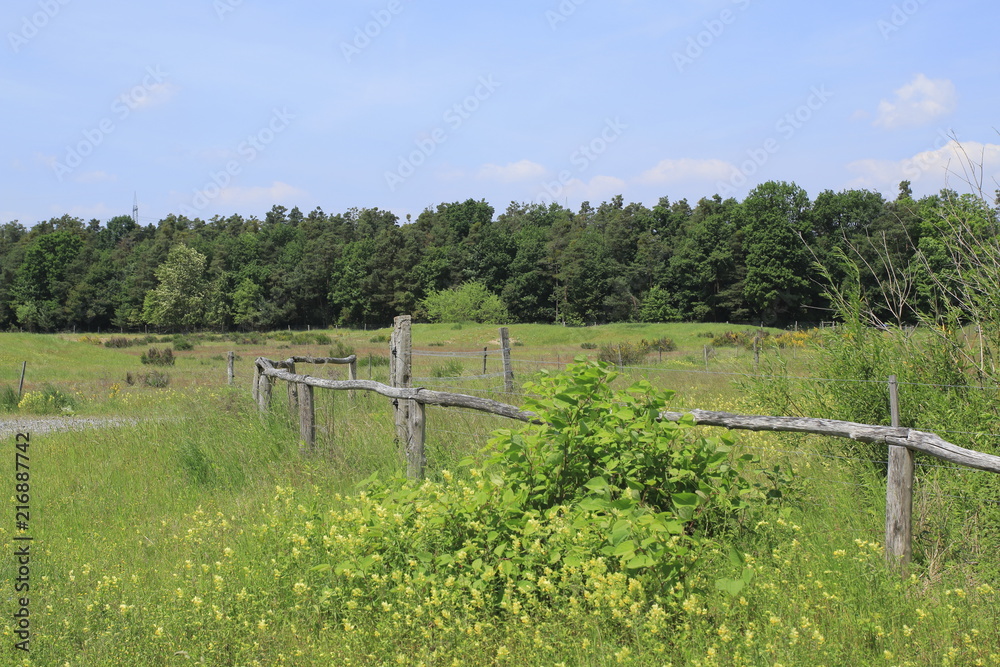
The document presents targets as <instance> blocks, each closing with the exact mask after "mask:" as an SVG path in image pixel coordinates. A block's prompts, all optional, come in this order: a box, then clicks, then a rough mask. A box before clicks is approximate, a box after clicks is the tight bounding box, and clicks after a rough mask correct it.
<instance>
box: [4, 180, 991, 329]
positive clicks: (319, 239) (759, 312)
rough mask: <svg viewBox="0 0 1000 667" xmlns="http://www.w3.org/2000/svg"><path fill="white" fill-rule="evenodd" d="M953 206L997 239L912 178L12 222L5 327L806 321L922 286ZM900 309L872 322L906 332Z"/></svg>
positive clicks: (953, 200) (983, 213) (953, 199)
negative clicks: (461, 291)
mask: <svg viewBox="0 0 1000 667" xmlns="http://www.w3.org/2000/svg"><path fill="white" fill-rule="evenodd" d="M956 205H959V206H967V207H974V208H976V209H977V215H979V216H980V217H981V218H982V219H983V220H985V221H986V222H987V223H988V225H989V227H990V229H992V228H993V225H994V224H995V211H994V209H992V208H991V207H989V206H985V205H984V204H983V203H982V200H981V199H975V198H972V197H969V196H964V195H958V194H957V193H955V192H953V191H949V190H944V191H942V192H941V193H939V194H937V195H931V196H926V197H923V198H921V199H919V200H915V199H914V198H913V195H912V191H911V190H910V187H909V183H908V182H906V181H904V182H903V183H901V184H900V189H899V193H898V196H897V197H896V198H895V199H894V200H887V199H886V198H884V197H883V196H882V195H881V194H879V193H877V192H872V191H868V190H845V191H841V192H833V191H830V190H827V191H824V192H822V193H820V194H819V195H818V196H817V197H816V198H815V199H810V198H809V196H808V195H807V193H806V192H805V190H803V189H802V188H801V187H799V186H797V185H795V184H794V183H786V182H777V181H771V182H767V183H763V184H761V185H759V186H758V187H756V188H755V189H754V190H753V191H751V192H750V193H749V194H748V195H747V196H746V198H745V199H743V200H742V201H737V200H736V199H732V198H730V199H725V200H723V199H722V198H721V197H720V196H718V195H715V196H713V197H706V198H703V199H701V200H700V201H698V202H697V203H696V204H695V205H694V206H693V207H692V206H691V205H690V204H689V203H688V202H687V200H684V199H682V200H679V201H673V202H672V201H670V200H669V198H667V197H663V198H661V199H660V200H659V202H658V203H657V204H656V205H655V206H653V207H651V208H650V207H647V206H645V205H643V204H637V203H631V204H627V205H626V204H625V203H624V201H623V199H622V197H621V196H616V197H614V198H612V199H611V200H610V201H607V202H604V203H602V204H600V205H599V206H597V207H596V208H595V207H593V206H591V205H590V203H589V202H584V203H583V204H582V205H581V206H580V209H579V211H575V212H574V211H572V210H569V209H567V208H564V207H562V206H560V205H558V204H551V205H548V206H544V205H541V204H524V203H512V204H511V205H510V206H509V207H508V208H507V210H506V211H504V212H503V213H500V214H499V215H496V214H495V211H494V209H493V207H492V206H490V205H489V204H487V203H486V202H485V201H476V200H472V199H469V200H467V201H464V202H454V203H444V204H440V205H438V206H437V207H436V208H428V209H426V210H424V211H423V212H422V213H421V214H419V215H418V216H417V218H416V220H410V219H409V216H407V218H408V219H407V220H406V221H400V220H399V219H398V218H397V216H396V215H394V214H392V213H390V212H387V211H382V210H379V209H377V208H373V209H360V210H359V209H350V210H348V211H347V212H345V213H335V214H327V213H324V212H323V211H322V210H321V209H320V208H317V209H315V210H313V211H311V212H310V213H308V214H303V213H302V212H301V211H300V210H299V209H298V208H293V209H291V210H287V209H286V208H285V207H282V206H274V207H273V208H272V209H271V210H270V211H269V212H268V213H267V214H266V215H265V216H264V218H263V220H261V219H258V218H256V217H250V218H244V217H242V216H239V215H233V216H230V217H221V216H215V217H212V218H211V219H209V220H201V219H199V218H195V219H189V218H186V217H183V216H176V215H173V214H171V215H168V216H167V217H165V218H164V219H162V220H160V221H159V223H157V224H156V225H146V226H142V225H139V224H136V222H135V221H133V219H132V218H131V217H130V216H118V217H115V218H112V219H111V220H108V221H107V222H106V223H102V222H101V221H100V220H96V219H95V220H90V221H89V222H86V223H85V222H84V221H83V220H81V219H79V218H75V217H71V216H69V215H64V216H62V217H60V218H53V219H51V220H48V221H45V222H40V223H38V224H36V225H35V226H33V227H31V228H30V229H26V228H25V227H24V226H23V225H21V224H20V223H19V222H17V221H14V222H7V223H5V224H3V225H0V329H5V330H7V329H21V330H26V331H59V330H68V329H71V328H76V329H79V330H88V331H96V330H109V329H121V330H125V331H129V330H133V331H134V330H138V329H140V328H142V327H148V326H150V325H151V326H153V327H155V328H158V329H161V330H193V329H214V330H231V329H275V328H284V327H286V326H292V327H304V326H306V325H313V326H332V325H335V324H336V325H340V326H358V327H359V326H368V327H381V326H385V325H388V324H390V323H391V321H392V318H393V317H394V316H395V315H397V314H400V313H414V314H415V315H417V316H418V317H420V316H421V315H423V316H425V317H426V316H427V311H426V310H425V309H424V304H427V303H429V302H430V301H429V300H428V297H434V296H437V297H440V294H441V292H443V291H446V290H450V289H457V288H462V287H463V286H468V285H469V284H472V283H475V284H477V287H478V286H484V287H485V289H486V290H487V291H488V293H489V296H491V297H495V298H496V299H499V301H500V302H502V306H504V307H505V308H506V310H505V311H504V312H503V316H504V317H505V318H507V319H508V320H509V321H510V322H556V323H563V324H573V325H580V324H591V323H604V322H622V321H644V322H661V321H716V322H723V321H731V322H740V321H742V322H754V323H757V322H763V323H764V324H768V325H779V326H780V325H785V324H789V323H791V322H793V321H808V322H815V321H818V320H822V319H829V314H828V308H829V306H830V303H829V301H828V296H827V289H826V288H827V287H828V286H829V285H830V284H834V285H837V286H842V285H844V284H848V283H850V284H854V288H855V289H856V290H857V291H859V292H861V293H875V292H878V291H880V290H881V291H886V290H887V286H890V287H891V284H892V282H893V280H894V279H895V278H898V275H897V274H899V273H900V272H901V271H904V272H907V275H908V276H909V278H908V279H909V280H910V283H908V285H909V287H910V288H912V291H913V294H912V295H910V296H908V298H911V297H912V299H913V300H919V299H920V298H921V294H922V293H929V290H926V289H923V290H922V288H921V283H920V274H921V271H920V267H921V265H923V264H926V263H928V262H932V263H933V262H938V263H942V262H943V263H947V257H945V256H943V254H942V253H943V252H944V251H943V250H942V248H941V247H940V243H938V238H939V237H940V236H941V235H942V234H943V233H945V231H946V230H944V229H943V225H945V224H946V221H947V218H948V211H949V210H951V209H952V208H954V207H955V206H956ZM943 221H945V222H943ZM935 253H936V254H935ZM858 267H863V268H865V269H866V270H863V271H859V270H858ZM479 289H481V287H479ZM914 302H916V301H914ZM910 307H911V305H910V304H907V305H905V306H903V307H901V309H900V312H899V313H896V312H895V311H893V309H892V307H891V304H889V305H887V306H885V307H884V310H885V312H884V313H883V314H884V315H885V316H886V317H887V318H891V317H892V318H896V319H897V320H900V321H903V320H906V319H907V317H908V316H909V314H908V312H907V309H908V308H910Z"/></svg>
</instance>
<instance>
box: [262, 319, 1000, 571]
mask: <svg viewBox="0 0 1000 667" xmlns="http://www.w3.org/2000/svg"><path fill="white" fill-rule="evenodd" d="M501 338H502V339H504V340H505V342H506V336H501ZM390 353H391V357H390V373H389V374H390V380H391V382H392V385H391V386H390V385H385V384H382V383H380V382H374V381H372V380H358V379H357V366H356V358H355V357H354V356H353V355H352V356H350V357H345V358H342V359H337V358H312V357H292V358H290V359H286V360H284V361H272V360H270V359H266V358H264V357H260V358H258V359H257V361H256V364H255V367H256V372H255V374H254V385H253V389H254V397H255V399H256V400H257V402H258V405H259V407H260V409H261V411H266V410H268V409H269V407H270V404H271V395H272V381H273V380H284V381H286V382H288V396H289V405H290V407H292V408H293V409H294V410H296V411H297V412H298V414H299V423H300V434H301V436H302V442H303V446H304V447H306V448H309V449H312V448H314V447H315V438H316V426H315V410H314V405H313V398H312V396H313V394H312V391H313V388H314V387H319V388H322V389H333V390H347V391H350V392H352V393H353V392H354V391H358V390H361V391H371V392H375V393H377V394H380V395H382V396H385V397H386V398H390V399H392V400H393V402H394V405H395V407H396V434H397V438H398V440H399V441H400V442H401V443H403V446H404V449H405V452H406V460H407V476H408V477H409V478H411V479H421V478H422V477H423V474H424V467H425V466H426V459H425V455H424V438H425V423H426V416H425V407H424V406H426V405H437V406H442V407H456V408H467V409H470V410H478V411H480V412H486V413H489V414H494V415H499V416H501V417H506V418H508V419H516V420H518V421H522V422H527V423H534V424H541V423H543V422H542V421H541V420H540V419H539V418H538V416H537V415H536V414H535V413H533V412H531V411H529V410H522V409H521V408H518V407H516V406H513V405H508V404H506V403H501V402H499V401H494V400H491V399H488V398H481V397H478V396H467V395H465V394H455V393H450V392H441V391H432V390H429V389H424V388H422V387H410V386H409V384H410V379H411V375H410V317H409V316H408V315H407V316H403V317H397V318H396V326H395V329H394V332H393V335H392V338H391V340H390ZM506 359H507V360H505V362H504V365H505V369H506V368H509V356H507V357H506ZM296 363H322V364H328V363H330V364H347V365H349V367H350V375H349V377H350V379H349V380H346V381H345V380H325V379H322V378H317V377H313V376H311V375H301V374H297V373H296V372H295V364H296ZM889 389H890V406H891V408H892V420H893V424H894V425H893V426H875V425H871V424H859V423H856V422H849V421H840V420H833V419H816V418H811V417H771V416H765V415H738V414H733V413H729V412H711V411H707V410H689V411H687V412H662V413H661V414H660V418H661V419H662V420H664V421H672V422H677V421H680V420H681V419H683V418H684V417H685V416H686V415H691V417H692V418H693V419H694V423H695V424H696V425H698V426H719V427H722V428H728V429H734V430H747V431H783V432H789V433H810V434H814V435H825V436H831V437H837V438H845V439H849V440H855V441H858V442H867V443H872V444H880V445H887V446H888V447H889V474H888V479H887V483H886V539H885V550H886V558H887V559H888V560H889V561H890V562H892V563H897V564H898V563H906V562H909V560H910V555H911V549H912V547H911V544H912V533H911V531H912V528H911V526H912V516H911V514H912V511H911V508H912V497H913V452H915V451H917V452H923V453H925V454H929V455H930V456H934V457H936V458H938V459H941V460H943V461H947V462H949V463H954V464H957V465H961V466H966V467H970V468H976V469H978V470H985V471H988V472H993V473H1000V456H994V455H992V454H985V453H983V452H977V451H974V450H971V449H966V448H964V447H960V446H958V445H955V444H953V443H950V442H947V441H946V440H944V439H942V438H941V437H939V436H938V435H936V434H934V433H928V432H925V431H918V430H915V429H911V428H902V427H900V426H898V424H899V417H898V414H899V409H898V403H897V397H896V382H895V377H892V378H890V380H889Z"/></svg>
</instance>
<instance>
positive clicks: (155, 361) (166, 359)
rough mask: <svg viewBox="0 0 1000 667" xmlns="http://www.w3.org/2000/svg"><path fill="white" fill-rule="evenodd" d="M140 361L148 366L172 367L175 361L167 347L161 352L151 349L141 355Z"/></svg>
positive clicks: (172, 353)
mask: <svg viewBox="0 0 1000 667" xmlns="http://www.w3.org/2000/svg"><path fill="white" fill-rule="evenodd" d="M141 361H142V363H144V364H148V365H150V366H173V365H174V361H175V359H174V351H173V350H171V349H170V348H169V347H168V348H165V349H163V350H160V349H159V348H156V347H151V348H149V351H148V352H145V353H143V355H142V358H141Z"/></svg>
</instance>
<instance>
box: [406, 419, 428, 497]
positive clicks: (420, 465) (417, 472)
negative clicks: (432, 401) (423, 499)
mask: <svg viewBox="0 0 1000 667" xmlns="http://www.w3.org/2000/svg"><path fill="white" fill-rule="evenodd" d="M407 403H410V410H409V412H408V413H407V420H408V424H407V435H408V437H409V441H408V442H407V443H406V478H407V479H412V480H421V479H423V478H424V468H425V467H426V465H427V456H426V454H425V452H424V438H425V435H426V429H425V424H426V420H425V416H426V409H427V408H426V406H425V405H424V404H423V403H421V402H419V401H407Z"/></svg>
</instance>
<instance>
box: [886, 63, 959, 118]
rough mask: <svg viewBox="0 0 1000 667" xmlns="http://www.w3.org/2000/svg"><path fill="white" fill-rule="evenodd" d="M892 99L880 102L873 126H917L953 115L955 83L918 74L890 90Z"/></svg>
mask: <svg viewBox="0 0 1000 667" xmlns="http://www.w3.org/2000/svg"><path fill="white" fill-rule="evenodd" d="M894 92H895V95H894V97H893V99H892V100H882V101H881V102H879V105H878V116H877V117H876V118H875V121H874V123H873V124H874V125H875V126H876V127H883V128H885V129H887V130H895V129H898V128H903V127H920V126H922V125H927V124H928V123H931V122H933V121H935V120H937V119H938V118H941V117H942V116H946V115H948V114H950V113H951V112H953V111H954V110H955V108H956V107H957V106H958V96H957V94H956V93H955V84H953V83H952V82H951V81H950V80H948V79H929V78H927V77H926V76H925V75H923V74H918V75H917V76H916V77H915V78H914V79H913V80H912V81H910V82H909V83H908V84H906V85H905V86H903V87H902V88H898V89H897V90H895V91H894Z"/></svg>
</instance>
